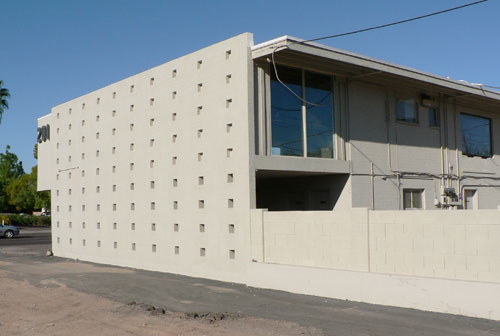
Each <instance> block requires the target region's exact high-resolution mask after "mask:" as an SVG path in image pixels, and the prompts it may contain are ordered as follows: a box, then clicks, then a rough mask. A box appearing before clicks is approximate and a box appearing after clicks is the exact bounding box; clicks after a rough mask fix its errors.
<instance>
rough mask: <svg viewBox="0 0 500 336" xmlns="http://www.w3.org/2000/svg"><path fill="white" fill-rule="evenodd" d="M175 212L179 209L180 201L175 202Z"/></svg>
mask: <svg viewBox="0 0 500 336" xmlns="http://www.w3.org/2000/svg"><path fill="white" fill-rule="evenodd" d="M173 206H174V210H177V209H178V208H179V202H178V201H174V204H173Z"/></svg>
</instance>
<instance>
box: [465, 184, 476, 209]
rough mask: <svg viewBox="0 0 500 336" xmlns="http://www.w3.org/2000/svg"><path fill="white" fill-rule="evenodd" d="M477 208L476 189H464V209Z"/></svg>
mask: <svg viewBox="0 0 500 336" xmlns="http://www.w3.org/2000/svg"><path fill="white" fill-rule="evenodd" d="M477 208H478V202H477V191H476V190H473V189H466V190H464V209H467V210H474V209H477Z"/></svg>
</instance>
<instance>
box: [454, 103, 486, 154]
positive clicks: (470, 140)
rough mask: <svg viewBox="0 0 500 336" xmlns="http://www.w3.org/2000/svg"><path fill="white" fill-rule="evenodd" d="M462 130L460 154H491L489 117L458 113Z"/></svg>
mask: <svg viewBox="0 0 500 336" xmlns="http://www.w3.org/2000/svg"><path fill="white" fill-rule="evenodd" d="M460 123H461V131H462V154H463V155H467V156H480V157H482V158H487V157H491V156H492V151H491V119H488V118H484V117H479V116H474V115H470V114H465V113H462V114H460Z"/></svg>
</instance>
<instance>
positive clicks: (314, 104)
mask: <svg viewBox="0 0 500 336" xmlns="http://www.w3.org/2000/svg"><path fill="white" fill-rule="evenodd" d="M276 70H277V73H278V77H279V79H280V80H281V81H282V82H283V83H285V84H286V86H288V88H289V89H290V90H291V91H292V92H293V93H292V92H290V90H289V89H288V88H287V87H285V86H284V85H283V84H281V83H280V82H279V81H278V78H277V77H276V73H275V72H274V71H271V128H272V132H271V133H272V154H273V155H286V156H305V157H322V158H333V157H334V146H333V144H334V108H333V103H334V101H333V78H332V76H329V75H324V74H319V73H314V72H309V71H304V70H301V69H296V68H289V67H284V66H277V67H276ZM304 125H305V127H304Z"/></svg>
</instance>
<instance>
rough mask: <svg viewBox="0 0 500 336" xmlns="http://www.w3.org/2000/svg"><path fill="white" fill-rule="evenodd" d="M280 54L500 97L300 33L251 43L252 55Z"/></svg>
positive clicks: (472, 93) (485, 90) (485, 95)
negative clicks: (302, 55) (295, 54)
mask: <svg viewBox="0 0 500 336" xmlns="http://www.w3.org/2000/svg"><path fill="white" fill-rule="evenodd" d="M273 50H274V53H275V54H276V55H277V54H279V52H280V51H283V50H291V51H296V52H300V53H305V54H308V55H312V56H318V57H322V58H326V59H330V60H334V61H339V62H344V63H348V64H352V65H355V66H359V67H363V68H367V69H372V70H373V71H374V72H383V73H388V74H393V75H397V76H401V77H405V78H408V79H412V80H418V81H422V82H426V83H428V84H432V85H437V86H441V87H444V88H448V89H452V90H457V91H461V92H463V93H465V94H470V95H475V96H480V97H486V98H490V99H494V100H497V101H500V92H497V91H494V90H491V89H488V88H486V87H484V86H481V85H479V84H471V83H468V82H466V81H461V80H453V79H450V78H447V77H442V76H438V75H435V74H431V73H427V72H424V71H420V70H416V69H413V68H410V67H405V66H402V65H398V64H394V63H390V62H387V61H384V60H380V59H376V58H372V57H368V56H364V55H360V54H356V53H353V52H349V51H345V50H341V49H337V48H333V47H330V46H327V45H324V44H321V43H316V42H307V40H303V39H300V38H297V37H293V36H289V35H284V36H281V37H278V38H276V39H273V40H269V41H266V42H263V43H259V44H256V45H254V46H253V47H252V58H253V59H256V58H261V57H264V56H269V55H271V54H272V53H273Z"/></svg>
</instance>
